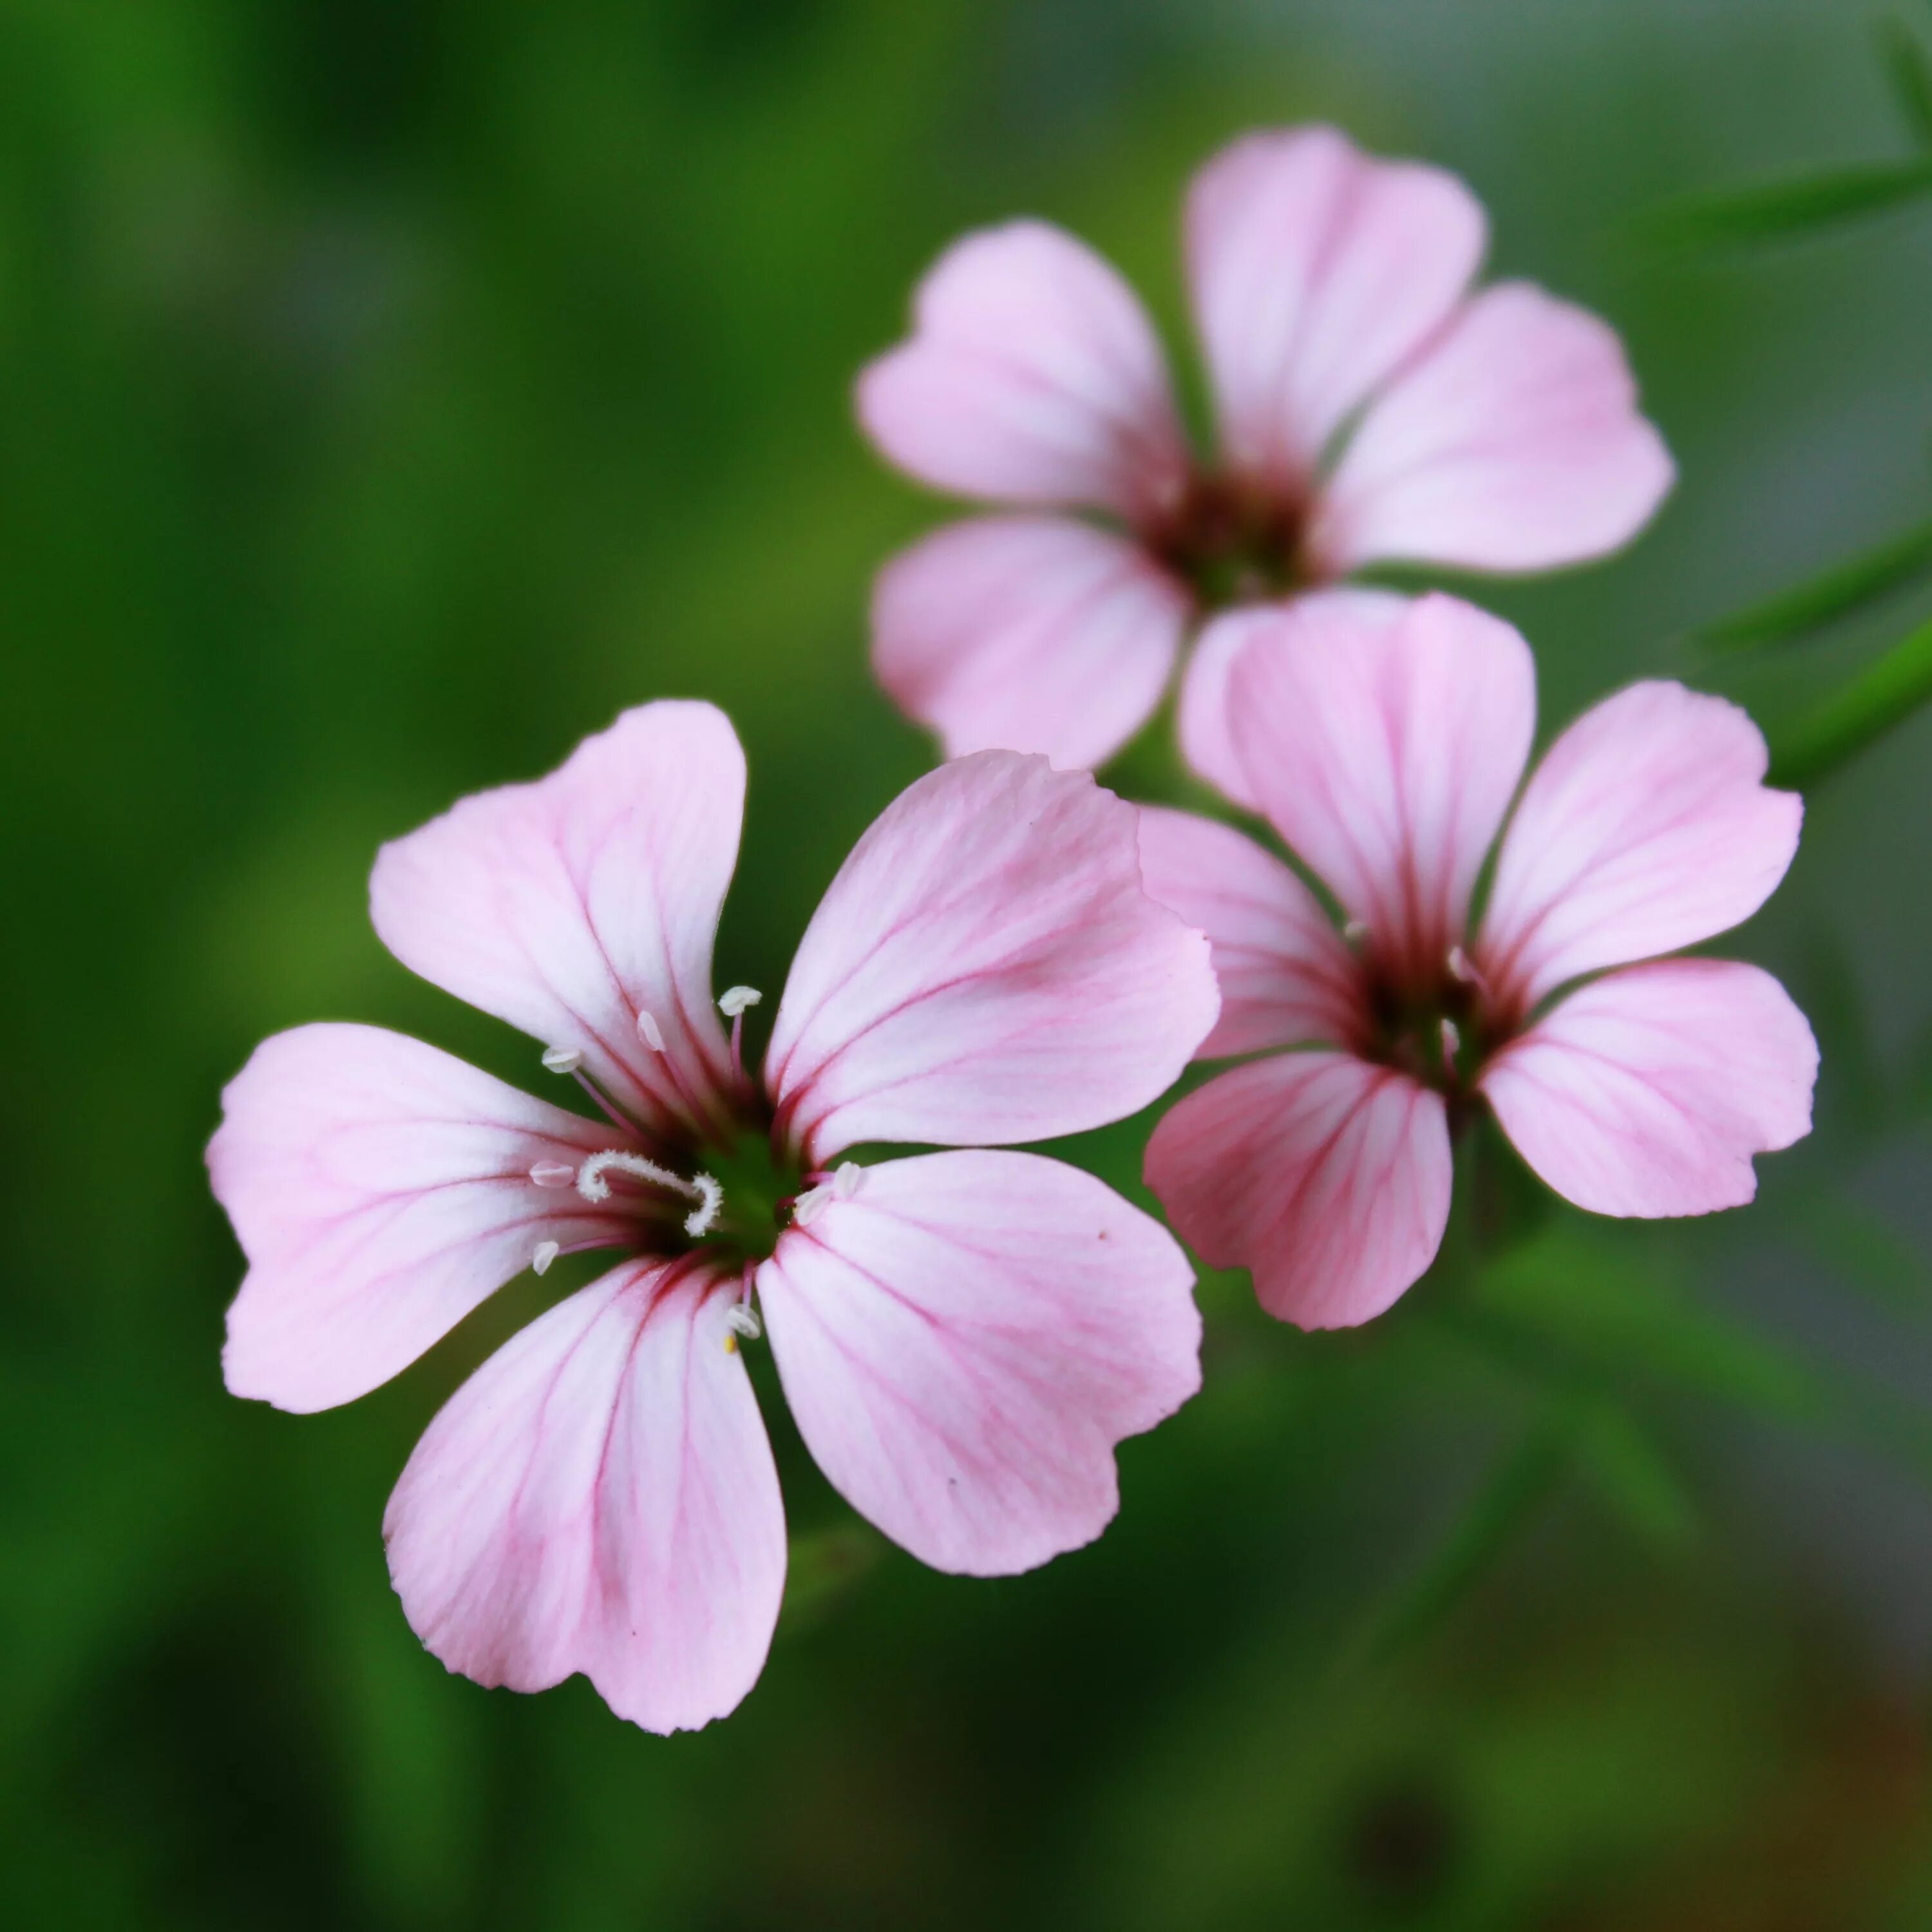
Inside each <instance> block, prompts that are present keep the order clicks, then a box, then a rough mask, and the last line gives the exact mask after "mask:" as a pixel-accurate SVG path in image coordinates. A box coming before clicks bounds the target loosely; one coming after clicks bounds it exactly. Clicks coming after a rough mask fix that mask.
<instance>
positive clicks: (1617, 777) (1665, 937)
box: [1478, 682, 1805, 1010]
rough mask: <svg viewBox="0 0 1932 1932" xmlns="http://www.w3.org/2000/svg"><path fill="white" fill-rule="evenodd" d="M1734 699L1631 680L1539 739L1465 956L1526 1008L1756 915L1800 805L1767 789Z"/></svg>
mask: <svg viewBox="0 0 1932 1932" xmlns="http://www.w3.org/2000/svg"><path fill="white" fill-rule="evenodd" d="M1766 762H1767V761H1766V752H1765V745H1764V739H1763V736H1762V735H1761V734H1760V732H1759V730H1758V728H1757V726H1756V725H1755V724H1753V723H1752V722H1751V720H1750V718H1748V717H1747V716H1746V715H1745V713H1744V712H1742V711H1741V710H1739V709H1738V707H1737V706H1736V705H1735V704H1732V703H1727V701H1726V700H1724V699H1723V698H1721V697H1706V696H1704V695H1703V694H1701V693H1700V692H1697V691H1686V690H1685V688H1684V687H1683V686H1682V685H1681V684H1672V683H1664V682H1649V683H1644V684H1636V685H1631V687H1630V688H1629V689H1628V690H1627V691H1619V692H1618V693H1617V694H1616V696H1615V697H1608V698H1606V699H1605V700H1604V702H1603V703H1601V704H1599V705H1598V706H1595V708H1594V709H1592V710H1589V711H1586V712H1585V713H1584V714H1583V716H1582V717H1581V718H1578V719H1577V721H1576V723H1575V724H1572V725H1571V727H1570V728H1569V729H1568V730H1567V731H1565V733H1563V735H1562V736H1561V737H1560V738H1559V739H1557V741H1556V743H1555V744H1554V745H1552V746H1551V747H1550V751H1549V753H1548V754H1547V756H1546V757H1544V760H1543V762H1542V763H1541V765H1540V766H1538V769H1537V772H1536V775H1535V776H1534V777H1533V778H1532V779H1531V780H1530V781H1529V784H1528V786H1527V787H1526V788H1525V790H1524V792H1523V799H1522V802H1521V803H1520V805H1518V806H1517V811H1516V816H1515V817H1514V820H1512V821H1511V825H1510V829H1509V830H1508V832H1507V833H1506V834H1505V835H1504V838H1503V844H1502V851H1501V852H1500V853H1499V855H1498V856H1497V860H1496V884H1495V887H1494V889H1493V890H1492V892H1491V893H1490V904H1489V907H1488V910H1487V912H1486V913H1485V915H1484V921H1483V939H1482V943H1481V947H1480V949H1479V953H1478V956H1479V959H1480V960H1481V964H1482V966H1483V968H1484V971H1485V972H1486V973H1487V974H1488V975H1489V976H1490V979H1491V980H1492V982H1493V984H1494V985H1495V986H1496V988H1497V989H1498V991H1499V992H1501V993H1502V994H1503V995H1505V997H1507V998H1513V999H1514V1001H1516V1002H1517V1004H1520V1007H1522V1008H1523V1009H1524V1010H1527V1009H1528V1008H1529V1007H1532V1006H1534V1005H1535V1004H1536V1002H1537V1001H1539V1000H1540V999H1541V998H1543V997H1544V995H1545V994H1547V993H1549V992H1552V991H1553V990H1554V989H1556V987H1558V986H1561V985H1562V983H1564V981H1565V980H1570V979H1574V978H1575V977H1577V975H1578V974H1582V973H1592V972H1595V971H1598V969H1599V968H1602V967H1605V966H1621V965H1625V963H1626V962H1628V961H1631V960H1634V959H1649V958H1652V957H1653V956H1655V955H1657V954H1658V953H1670V952H1674V951H1675V950H1676V949H1677V948H1678V947H1681V946H1691V945H1694V944H1697V941H1700V940H1703V939H1709V938H1711V937H1712V935H1715V934H1717V933H1720V932H1727V931H1728V930H1729V929H1730V928H1731V927H1732V926H1736V924H1738V922H1739V921H1740V920H1742V919H1748V918H1749V917H1750V916H1751V914H1752V913H1754V912H1755V911H1757V909H1758V907H1760V906H1761V905H1762V904H1763V903H1764V901H1766V899H1767V898H1769V896H1770V895H1771V893H1772V889H1774V888H1775V886H1776V885H1777V884H1778V881H1779V880H1781V878H1783V877H1784V874H1785V869H1786V868H1787V866H1789V865H1790V863H1791V860H1792V856H1793V853H1795V852H1796V850H1797V849H1798V832H1799V825H1800V823H1801V822H1802V820H1803V818H1804V815H1805V803H1804V800H1803V799H1801V798H1800V797H1799V796H1798V794H1797V793H1796V792H1788V791H1772V790H1769V789H1768V788H1767V787H1766V785H1765V784H1764V774H1765V769H1766Z"/></svg>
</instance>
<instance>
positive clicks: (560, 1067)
mask: <svg viewBox="0 0 1932 1932" xmlns="http://www.w3.org/2000/svg"><path fill="white" fill-rule="evenodd" d="M543 1064H544V1067H546V1068H547V1070H549V1071H550V1073H575V1072H576V1071H577V1069H578V1068H579V1067H581V1066H582V1065H583V1054H582V1052H580V1050H579V1049H577V1048H576V1047H574V1046H547V1047H545V1048H544V1057H543Z"/></svg>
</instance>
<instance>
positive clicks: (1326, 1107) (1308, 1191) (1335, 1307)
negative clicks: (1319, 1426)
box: [1147, 1053, 1451, 1328]
mask: <svg viewBox="0 0 1932 1932" xmlns="http://www.w3.org/2000/svg"><path fill="white" fill-rule="evenodd" d="M1450 1171H1451V1170H1450V1155H1449V1127H1448V1118H1447V1116H1446V1115H1445V1112H1444V1109H1443V1105H1442V1096H1441V1095H1440V1094H1433V1093H1431V1092H1430V1091H1429V1090H1428V1089H1427V1088H1424V1087H1420V1086H1418V1085H1416V1083H1415V1082H1414V1081H1412V1080H1411V1079H1409V1078H1408V1077H1407V1076H1406V1075H1404V1074H1400V1073H1395V1072H1394V1071H1392V1070H1390V1069H1389V1068H1388V1067H1376V1066H1372V1065H1371V1064H1370V1063H1369V1062H1368V1061H1364V1060H1358V1059H1357V1058H1355V1056H1354V1055H1351V1054H1346V1053H1284V1054H1277V1055H1275V1056H1274V1058H1272V1059H1268V1060H1258V1061H1251V1062H1250V1063H1249V1064H1247V1066H1245V1067H1236V1068H1235V1069H1234V1070H1232V1072H1231V1073H1224V1074H1223V1075H1222V1076H1220V1078H1219V1079H1215V1080H1211V1081H1210V1082H1208V1085H1206V1086H1205V1087H1203V1088H1200V1089H1199V1090H1198V1091H1196V1092H1194V1093H1193V1094H1189V1095H1188V1096H1187V1098H1186V1099H1185V1100H1182V1101H1181V1102H1180V1103H1178V1105H1176V1106H1174V1107H1173V1108H1172V1109H1169V1112H1168V1114H1167V1115H1166V1118H1164V1119H1163V1121H1161V1124H1160V1126H1159V1127H1156V1128H1155V1129H1154V1136H1153V1138H1152V1139H1151V1140H1150V1141H1149V1142H1148V1151H1147V1182H1148V1186H1149V1187H1151V1188H1152V1189H1153V1190H1154V1193H1156V1194H1157V1195H1158V1196H1160V1203H1161V1205H1162V1206H1163V1208H1166V1210H1167V1216H1168V1219H1169V1220H1170V1221H1172V1223H1173V1224H1174V1226H1175V1231H1176V1232H1178V1234H1179V1235H1180V1236H1181V1239H1182V1240H1183V1241H1185V1242H1187V1244H1188V1246H1189V1247H1191V1248H1193V1250H1194V1251H1195V1253H1196V1254H1198V1255H1199V1256H1201V1258H1202V1259H1203V1260H1204V1261H1205V1262H1208V1265H1210V1266H1211V1267H1214V1268H1247V1269H1248V1270H1249V1271H1250V1272H1251V1273H1252V1274H1253V1276H1254V1278H1255V1292H1256V1295H1258V1296H1259V1298H1260V1300H1261V1304H1262V1307H1264V1308H1265V1309H1266V1310H1268V1313H1270V1314H1271V1315H1274V1316H1278V1317H1279V1318H1280V1319H1281V1320H1282V1321H1284V1322H1293V1323H1294V1324H1295V1326H1296V1327H1297V1328H1353V1327H1354V1326H1355V1325H1356V1324H1357V1323H1358V1322H1367V1321H1369V1320H1370V1319H1372V1318H1373V1316H1377V1315H1379V1314H1381V1313H1382V1311H1383V1310H1385V1309H1386V1308H1387V1307H1388V1306H1389V1305H1390V1304H1391V1303H1392V1302H1394V1301H1395V1300H1396V1299H1397V1298H1398V1297H1399V1296H1400V1295H1401V1294H1402V1293H1403V1291H1404V1290H1405V1289H1407V1288H1408V1287H1409V1286H1410V1285H1411V1284H1412V1283H1414V1282H1415V1280H1416V1279H1417V1277H1418V1276H1420V1275H1421V1274H1422V1272H1423V1271H1424V1269H1425V1268H1427V1267H1428V1265H1429V1264H1430V1262H1432V1261H1433V1260H1434V1259H1435V1257H1436V1250H1437V1249H1438V1248H1439V1247H1441V1246H1442V1231H1443V1229H1444V1228H1445V1227H1446V1226H1448V1219H1449V1185H1450Z"/></svg>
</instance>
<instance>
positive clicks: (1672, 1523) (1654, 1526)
mask: <svg viewBox="0 0 1932 1932" xmlns="http://www.w3.org/2000/svg"><path fill="white" fill-rule="evenodd" d="M1576 1454H1577V1463H1578V1465H1579V1466H1580V1468H1581V1469H1582V1470H1583V1473H1584V1474H1585V1475H1586V1476H1587V1477H1588V1478H1589V1479H1590V1481H1591V1483H1592V1486H1593V1487H1595V1489H1596V1490H1597V1491H1598V1493H1599V1494H1600V1495H1601V1496H1602V1497H1603V1498H1604V1501H1605V1502H1607V1503H1609V1504H1610V1506H1611V1507H1612V1508H1613V1509H1615V1510H1616V1512H1617V1514H1619V1516H1621V1517H1622V1518H1623V1520H1624V1521H1625V1523H1628V1525H1629V1526H1630V1527H1631V1529H1633V1530H1634V1531H1635V1532H1637V1535H1639V1536H1640V1537H1641V1538H1643V1540H1644V1541H1646V1543H1649V1544H1652V1545H1654V1546H1655V1547H1658V1548H1659V1549H1664V1550H1681V1549H1682V1548H1683V1547H1684V1546H1685V1544H1688V1543H1690V1542H1691V1541H1693V1540H1694V1538H1695V1537H1696V1535H1697V1506H1696V1505H1695V1504H1694V1502H1692V1501H1691V1495H1690V1492H1689V1491H1688V1490H1686V1489H1685V1487H1684V1485H1683V1484H1682V1482H1681V1481H1679V1479H1678V1475H1677V1472H1676V1470H1675V1469H1673V1468H1672V1467H1671V1466H1670V1463H1668V1462H1667V1460H1665V1459H1664V1455H1663V1454H1662V1452H1661V1451H1659V1450H1658V1448H1657V1447H1656V1446H1655V1445H1654V1444H1653V1443H1652V1441H1651V1439H1650V1438H1649V1436H1648V1435H1647V1434H1646V1433H1645V1432H1644V1430H1643V1429H1642V1428H1641V1427H1640V1426H1639V1424H1638V1423H1637V1419H1636V1418H1635V1417H1634V1416H1633V1415H1631V1413H1630V1412H1629V1411H1628V1409H1625V1408H1623V1407H1622V1406H1621V1405H1620V1404H1619V1403H1614V1402H1611V1401H1609V1400H1598V1401H1596V1402H1592V1403H1586V1404H1585V1405H1583V1406H1582V1407H1580V1409H1579V1410H1578V1412H1577V1417H1576Z"/></svg>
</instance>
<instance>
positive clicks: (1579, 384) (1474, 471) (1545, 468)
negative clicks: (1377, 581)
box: [1309, 283, 1676, 571]
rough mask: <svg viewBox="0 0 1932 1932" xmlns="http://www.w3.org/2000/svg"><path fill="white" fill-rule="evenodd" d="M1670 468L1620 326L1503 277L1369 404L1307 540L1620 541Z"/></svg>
mask: <svg viewBox="0 0 1932 1932" xmlns="http://www.w3.org/2000/svg"><path fill="white" fill-rule="evenodd" d="M1675 473H1676V472H1675V470H1674V469H1673V466H1672V463H1671V460H1670V452H1669V451H1668V450H1667V449H1665V448H1664V441H1663V439H1662V438H1661V437H1660V436H1658V433H1657V431H1655V429H1654V428H1652V426H1651V425H1650V424H1649V423H1648V422H1646V421H1645V419H1643V416H1640V414H1639V413H1637V385H1636V383H1635V382H1634V380H1633V379H1632V377H1631V372H1630V368H1629V365H1628V364H1627V363H1626V362H1625V360H1624V353H1623V348H1622V344H1620V343H1619V341H1618V340H1617V337H1616V331H1615V330H1613V329H1611V328H1610V326H1608V325H1607V323H1603V322H1601V321H1600V320H1598V318H1597V317H1595V316H1593V315H1590V314H1586V312H1585V311H1583V310H1582V309H1580V308H1572V307H1571V305H1569V304H1568V303H1567V302H1558V301H1556V300H1555V299H1553V297H1551V296H1547V295H1545V294H1544V293H1543V292H1542V291H1541V290H1540V289H1535V288H1532V287H1529V286H1528V285H1527V284H1522V283H1506V284H1501V285H1499V287H1496V288H1493V289H1487V290H1484V292H1483V293H1481V295H1479V296H1476V297H1475V299H1473V300H1472V301H1471V302H1469V304H1468V305H1467V306H1466V308H1464V309H1463V311H1462V313H1461V314H1460V316H1459V317H1457V320H1455V321H1454V323H1451V325H1450V326H1449V328H1448V329H1447V330H1446V331H1445V332H1444V333H1443V334H1442V335H1441V336H1440V337H1439V338H1437V340H1436V341H1435V342H1434V343H1433V344H1432V345H1431V346H1430V348H1429V349H1428V350H1426V351H1425V352H1424V354H1423V355H1422V356H1421V357H1420V358H1418V360H1417V361H1416V362H1414V363H1413V364H1412V365H1410V367H1409V368H1408V369H1406V371H1404V372H1403V374H1401V375H1400V377H1397V380H1395V382H1394V383H1393V384H1391V386H1390V387H1389V388H1388V389H1387V390H1385V392H1383V393H1382V395H1380V396H1379V397H1378V398H1376V401H1374V402H1373V404H1371V405H1370V408H1369V410H1368V411H1367V413H1366V415H1365V416H1364V417H1363V419H1362V422H1361V426H1360V427H1359V428H1358V429H1357V431H1355V434H1354V436H1353V437H1352V438H1351V439H1350V440H1349V445H1348V447H1347V448H1346V449H1345V450H1344V451H1343V455H1342V460H1341V461H1340V464H1339V465H1338V466H1337V469H1336V470H1335V472H1334V475H1332V476H1331V478H1329V479H1328V482H1327V483H1326V484H1325V485H1324V486H1323V490H1322V505H1321V509H1320V511H1319V514H1318V516H1317V517H1316V523H1315V525H1314V527H1313V530H1312V532H1311V533H1310V538H1309V543H1310V549H1311V550H1312V551H1313V553H1314V554H1315V555H1316V556H1319V557H1320V558H1321V559H1322V561H1323V562H1324V563H1325V565H1326V566H1327V567H1328V568H1330V569H1332V570H1335V571H1346V570H1352V569H1354V568H1357V567H1358V565H1361V564H1364V563H1368V562H1373V561H1375V560H1376V559H1382V558H1399V559H1406V560H1408V561H1410V562H1426V563H1442V564H1451V565H1457V566H1459V567H1460V568H1463V569H1467V570H1502V571H1510V570H1547V569H1550V568H1553V567H1555V566H1556V565H1559V564H1565V563H1580V562H1583V561H1584V560H1585V559H1587V558H1590V557H1595V556H1603V555H1604V554H1605V553H1607V552H1608V551H1610V550H1615V549H1616V548H1617V547H1618V546H1619V544H1623V543H1625V542H1627V541H1628V540H1629V539H1630V538H1631V537H1633V536H1634V535H1636V534H1637V532H1638V531H1639V530H1640V529H1643V526H1644V525H1645V524H1646V523H1648V522H1649V520H1650V517H1651V514H1652V511H1655V509H1656V508H1657V506H1658V504H1659V503H1660V502H1662V501H1663V499H1664V495H1665V493H1666V492H1667V491H1668V490H1669V489H1670V485H1671V482H1672V480H1673V476H1674V475H1675Z"/></svg>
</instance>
